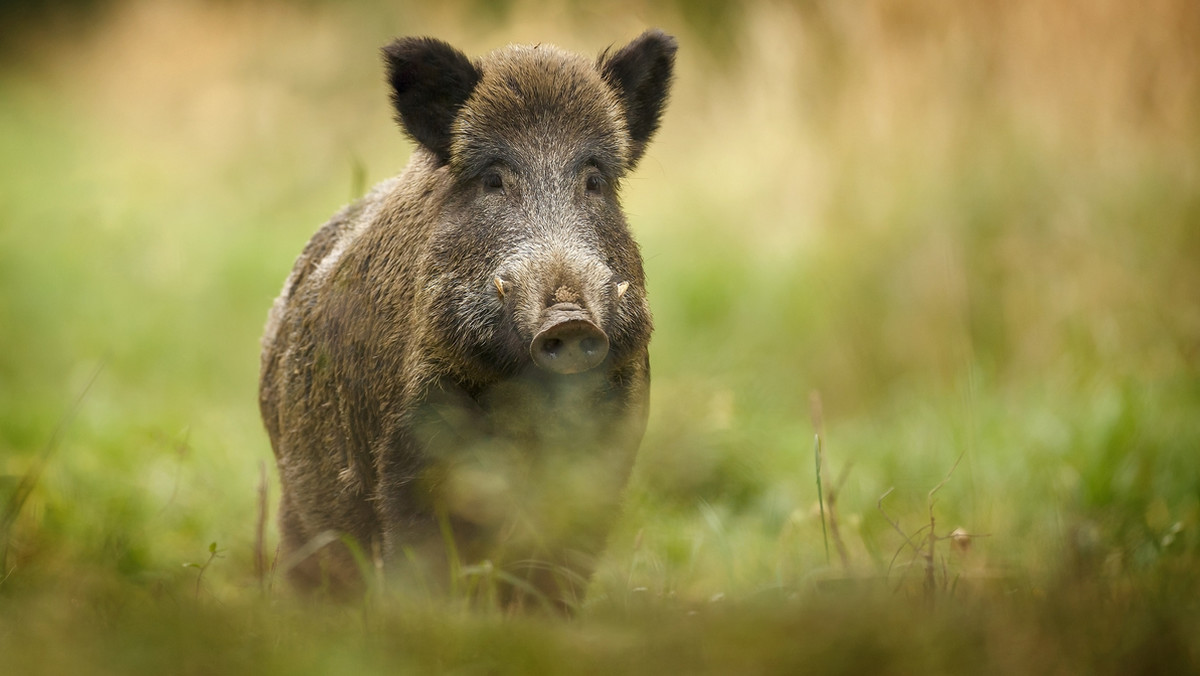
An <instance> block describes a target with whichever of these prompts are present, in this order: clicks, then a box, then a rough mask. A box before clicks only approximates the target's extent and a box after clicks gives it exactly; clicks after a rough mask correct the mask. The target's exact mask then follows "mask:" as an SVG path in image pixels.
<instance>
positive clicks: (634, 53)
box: [597, 29, 678, 167]
mask: <svg viewBox="0 0 1200 676" xmlns="http://www.w3.org/2000/svg"><path fill="white" fill-rule="evenodd" d="M676 49H678V45H677V44H676V42H675V38H673V37H671V36H670V35H667V34H666V33H664V32H662V31H660V30H658V29H651V30H648V31H646V32H645V33H642V34H641V35H640V36H638V37H637V38H636V39H635V40H634V41H633V42H630V43H629V44H628V45H625V46H624V47H622V48H621V49H620V50H619V51H618V52H617V53H616V54H612V55H610V54H609V53H608V51H607V50H606V51H605V52H604V53H603V54H601V55H600V59H599V62H598V63H597V66H598V67H599V69H600V73H601V74H602V75H603V76H604V79H605V80H607V81H608V83H609V84H610V85H612V86H613V88H615V89H616V90H617V93H618V94H619V95H620V98H621V102H622V103H623V104H624V106H625V120H626V123H627V125H628V127H629V135H630V138H631V140H632V141H633V143H632V145H631V147H630V153H629V164H630V166H631V167H632V166H633V165H634V164H637V161H638V160H639V159H641V157H642V153H644V152H645V151H646V144H647V143H649V142H650V137H652V136H654V132H655V131H657V130H658V122H659V119H660V118H661V117H662V111H663V107H664V106H665V104H666V102H667V93H668V92H669V91H670V89H671V74H672V72H673V70H674V68H675V51H676Z"/></svg>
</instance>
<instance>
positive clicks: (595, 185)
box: [583, 169, 604, 195]
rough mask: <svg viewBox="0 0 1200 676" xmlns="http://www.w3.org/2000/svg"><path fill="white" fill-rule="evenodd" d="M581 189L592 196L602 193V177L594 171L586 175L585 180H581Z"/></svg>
mask: <svg viewBox="0 0 1200 676" xmlns="http://www.w3.org/2000/svg"><path fill="white" fill-rule="evenodd" d="M583 187H584V189H585V190H587V191H588V193H590V194H592V195H599V194H600V193H602V192H604V176H602V175H601V174H600V172H599V171H596V170H595V169H593V170H591V171H589V172H588V174H587V178H585V179H584V180H583Z"/></svg>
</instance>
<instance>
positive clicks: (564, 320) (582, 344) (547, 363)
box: [529, 312, 608, 375]
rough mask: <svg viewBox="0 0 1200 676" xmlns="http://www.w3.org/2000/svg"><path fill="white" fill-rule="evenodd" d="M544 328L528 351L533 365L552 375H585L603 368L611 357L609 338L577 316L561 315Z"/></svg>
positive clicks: (552, 317)
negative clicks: (595, 369)
mask: <svg viewBox="0 0 1200 676" xmlns="http://www.w3.org/2000/svg"><path fill="white" fill-rule="evenodd" d="M554 314H559V313H551V315H552V316H551V318H550V319H549V320H548V321H547V322H546V323H545V324H543V325H542V330H541V331H538V334H537V335H536V336H534V338H533V345H531V346H530V348H529V353H530V356H532V357H533V363H535V364H537V365H538V366H539V367H540V368H543V369H545V370H547V371H550V372H551V373H559V374H562V375H568V374H571V373H583V372H584V371H588V370H590V369H593V368H595V367H597V366H599V365H600V363H601V362H603V361H604V358H605V357H607V356H608V336H606V335H604V332H603V331H601V330H600V327H598V326H596V325H595V324H593V323H592V322H590V321H588V320H587V319H583V318H581V317H579V316H578V315H575V316H571V315H574V314H575V313H565V312H564V313H561V315H566V316H565V317H564V316H561V315H560V316H559V317H554V316H553V315H554Z"/></svg>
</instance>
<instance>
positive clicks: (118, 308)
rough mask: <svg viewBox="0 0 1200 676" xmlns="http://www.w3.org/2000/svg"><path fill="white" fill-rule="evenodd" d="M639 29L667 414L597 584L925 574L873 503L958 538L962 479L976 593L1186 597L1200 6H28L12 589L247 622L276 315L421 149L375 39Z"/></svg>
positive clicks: (597, 34)
mask: <svg viewBox="0 0 1200 676" xmlns="http://www.w3.org/2000/svg"><path fill="white" fill-rule="evenodd" d="M649 26H658V27H661V28H663V29H665V30H666V31H667V32H670V33H673V34H675V35H676V36H677V37H678V39H679V43H680V51H679V62H678V65H677V79H676V83H675V88H674V90H673V92H672V97H671V101H670V104H669V106H668V109H667V111H666V115H665V119H664V121H663V124H662V127H661V130H660V132H659V133H658V136H657V138H656V139H655V140H654V142H653V143H652V145H651V146H650V149H649V152H648V154H647V156H646V158H645V159H644V160H643V161H642V163H641V165H640V166H639V168H638V170H637V172H636V174H635V176H633V177H632V178H630V179H629V180H627V181H626V182H625V184H624V193H623V201H624V204H625V207H626V210H627V214H628V217H629V221H630V223H631V225H632V227H633V230H634V232H635V235H636V237H637V238H638V239H639V241H640V242H641V245H642V250H643V254H644V256H645V259H646V268H647V275H648V278H649V288H650V299H651V305H652V307H653V310H654V313H655V318H656V326H657V330H656V333H655V337H654V341H653V343H652V345H651V354H652V360H653V364H654V383H653V400H652V414H651V421H650V428H649V431H648V433H647V436H646V439H645V442H644V444H643V447H642V453H641V456H640V458H639V463H638V466H637V468H636V470H635V476H634V480H633V484H632V486H631V488H630V491H629V500H628V503H629V504H628V507H627V510H626V513H625V515H624V516H623V519H622V523H621V525H620V527H619V528H618V530H617V532H616V533H614V535H613V538H612V542H611V552H610V554H609V557H608V559H609V560H608V561H607V562H606V565H605V567H604V568H603V569H602V570H601V571H600V574H599V575H598V577H597V580H596V588H597V589H598V590H599V591H598V592H594V594H597V595H599V597H601V598H624V597H626V596H628V595H630V594H633V593H634V592H633V591H631V590H638V592H639V593H641V592H648V593H650V594H652V595H658V597H660V598H661V597H679V598H689V599H709V598H714V597H719V596H725V597H731V598H748V597H753V596H755V595H758V594H762V593H765V592H769V591H770V590H776V589H789V590H795V589H804V588H805V585H806V584H809V583H810V582H811V580H812V579H814V577H820V578H827V577H830V576H834V577H851V576H863V575H866V576H877V577H887V578H889V579H896V578H897V577H899V578H901V579H902V578H903V576H904V575H905V574H906V573H905V572H904V565H906V564H908V563H910V562H911V561H913V560H914V559H915V558H916V556H915V554H914V552H913V551H912V549H911V548H910V549H905V540H904V538H902V537H901V535H900V534H899V533H898V532H897V529H896V528H895V527H894V526H893V524H891V523H889V522H888V520H887V518H885V515H884V514H881V512H880V510H879V509H878V503H879V501H880V498H881V496H883V495H884V494H885V492H887V491H888V490H889V489H894V490H893V491H892V493H890V494H889V495H888V497H887V498H886V501H885V502H884V503H883V506H884V508H885V509H886V511H887V515H888V516H889V517H890V518H891V519H893V520H894V521H895V522H896V524H897V525H898V526H899V528H900V530H902V531H903V532H904V533H905V534H907V535H909V536H927V535H928V533H927V532H925V533H921V532H920V531H919V529H921V528H922V527H928V525H929V517H930V509H931V508H930V502H931V498H930V496H929V493H930V491H931V490H933V489H934V488H935V487H937V486H938V485H939V482H941V481H943V479H946V477H947V476H948V475H950V476H949V479H948V480H947V481H946V482H945V484H944V485H942V486H941V487H940V488H939V489H938V492H937V494H936V496H935V497H934V498H933V502H934V503H935V507H934V511H935V512H936V517H937V521H936V525H935V532H936V533H937V535H946V534H948V533H949V532H950V530H951V529H954V528H961V529H963V530H964V531H965V532H968V533H971V534H977V535H981V536H984V535H986V537H979V538H975V539H973V540H971V545H972V546H971V547H970V548H969V549H970V557H971V558H970V559H962V558H959V559H943V564H942V565H943V568H946V567H947V566H948V567H950V568H951V569H953V570H952V574H953V575H958V576H961V577H962V578H963V579H971V577H972V576H973V575H974V576H977V577H979V578H981V579H982V578H988V579H992V578H994V577H997V576H998V577H1000V578H1003V579H1012V578H1014V577H1016V578H1021V579H1025V577H1026V576H1028V577H1031V578H1033V579H1043V578H1044V577H1046V576H1054V575H1060V574H1063V571H1073V572H1070V574H1071V575H1078V576H1093V575H1094V576H1098V578H1100V579H1104V580H1109V581H1117V582H1121V581H1130V580H1143V579H1146V580H1150V581H1151V582H1149V583H1147V584H1151V585H1154V584H1160V583H1161V584H1162V585H1164V586H1165V585H1166V584H1167V583H1166V582H1165V580H1171V583H1170V584H1171V585H1176V584H1178V583H1179V580H1184V581H1185V582H1186V584H1187V585H1188V586H1187V587H1186V588H1188V589H1195V588H1196V587H1197V585H1196V584H1195V582H1196V580H1195V577H1196V575H1195V573H1194V572H1190V571H1194V570H1195V565H1196V564H1197V563H1198V557H1200V462H1197V458H1200V50H1197V49H1196V44H1197V40H1198V39H1200V5H1197V4H1196V3H1195V2H1192V1H1190V0H1152V1H1151V2H1149V3H1142V4H1130V3H1121V2H1109V1H1099V2H1095V1H1091V2H1085V1H1083V0H1079V1H1074V0H1062V1H1060V2H1045V1H1042V0H1014V1H1010V2H1004V3H994V2H983V1H978V2H977V1H967V2H956V3H932V2H920V1H917V0H875V1H872V0H852V1H849V2H845V1H832V0H749V1H746V2H737V3H724V2H719V1H717V0H697V1H695V2H692V1H689V0H675V1H674V2H667V3H657V2H649V1H644V2H642V1H637V0H627V1H614V2H608V1H597V0H589V1H587V2H580V1H577V0H550V1H548V2H547V1H545V0H538V1H537V2H532V1H528V2H527V1H524V0H474V1H470V0H464V1H461V2H451V1H447V2H440V3H424V2H416V1H409V0H400V1H396V2H382V1H375V0H364V1H362V2H355V3H344V2H333V1H322V0H307V1H304V2H293V3H285V2H282V1H267V0H260V1H254V2H249V1H247V2H237V1H235V0H169V1H162V0H157V1H155V0H110V1H104V0H91V1H79V2H69V1H67V0H58V1H51V0H43V1H42V2H25V3H17V4H12V3H5V4H4V5H2V6H0V41H2V43H0V44H2V46H0V505H4V504H7V505H8V508H7V510H6V511H5V513H4V516H5V520H4V522H3V524H2V525H3V527H4V528H3V535H4V538H5V540H6V542H5V543H3V544H5V546H6V548H7V553H6V559H5V566H6V569H5V570H4V571H3V573H2V574H0V579H2V578H3V577H4V576H8V577H7V582H6V583H0V584H3V586H0V592H3V591H4V588H5V587H7V588H8V589H9V590H12V589H14V588H16V589H26V588H27V589H33V590H39V589H43V587H40V586H39V582H38V581H39V580H51V579H53V580H60V581H61V580H69V581H70V582H67V583H66V584H68V586H70V587H71V588H72V589H76V590H77V591H76V592H73V593H77V594H80V595H82V598H85V599H94V598H96V597H97V596H103V594H102V593H101V592H99V591H97V590H98V589H104V590H109V589H115V590H119V591H121V593H127V592H129V590H130V589H133V590H138V592H137V593H143V592H145V593H152V592H153V593H157V592H154V591H153V590H164V589H165V590H171V589H187V590H188V592H187V593H186V594H183V593H181V595H190V594H191V591H190V590H191V585H193V584H196V595H197V596H198V597H200V596H204V597H207V596H211V597H215V598H217V599H220V600H222V601H223V602H225V603H234V604H236V602H237V601H236V599H238V598H239V597H240V595H244V594H245V593H246V589H247V588H249V587H252V586H253V585H255V584H256V582H255V572H254V564H253V557H254V551H255V544H254V537H255V535H254V533H255V525H256V521H257V518H258V517H257V510H258V506H257V486H258V483H259V480H260V478H259V477H260V466H261V465H263V464H265V465H266V467H267V476H268V478H269V480H268V484H269V486H268V489H269V492H270V495H271V496H272V497H271V501H272V504H271V511H272V517H271V518H272V519H273V513H274V504H273V501H274V499H275V497H276V496H277V494H278V490H277V484H276V482H275V475H274V467H273V461H272V457H271V451H270V447H269V444H268V443H267V439H266V435H265V433H264V432H263V430H262V427H261V423H260V420H259V416H258V411H257V405H256V387H257V376H258V338H259V336H260V334H261V330H262V327H263V324H264V322H265V318H266V311H267V309H268V308H269V306H270V304H271V302H272V299H273V298H274V296H275V295H276V294H277V293H278V291H279V289H280V287H281V285H282V282H283V279H284V277H285V276H286V275H287V273H288V271H289V269H290V267H291V264H292V261H293V260H294V259H295V257H296V256H297V255H298V253H299V252H300V250H301V248H302V247H303V245H304V243H305V242H306V241H307V239H308V238H309V237H310V236H311V234H312V233H313V232H315V230H316V229H317V228H318V227H319V226H320V225H321V224H322V223H323V222H324V221H325V219H326V218H328V217H329V215H331V214H332V213H333V212H334V211H335V210H337V209H338V208H339V207H340V206H341V205H343V204H344V203H346V202H348V201H350V200H352V199H354V198H356V197H357V196H359V195H360V194H361V193H362V192H363V191H364V189H365V188H367V187H369V186H370V185H372V184H373V183H375V182H377V181H380V180H382V179H384V178H386V177H389V176H391V175H394V174H396V173H398V172H399V170H400V169H401V168H402V167H403V166H404V164H405V161H406V159H407V156H408V154H409V152H410V150H411V145H410V143H409V142H408V141H407V140H406V139H405V138H404V137H403V135H402V134H401V132H400V131H399V130H398V129H397V128H396V127H395V125H394V123H393V122H392V119H391V118H392V113H391V111H390V109H389V106H388V100H387V92H386V91H385V89H384V85H383V81H382V74H381V73H382V71H381V65H380V59H379V54H378V48H379V47H380V46H381V45H383V44H384V43H385V42H387V41H388V40H389V39H391V38H392V37H394V36H397V35H408V34H428V35H434V36H437V37H440V38H442V39H444V40H447V41H449V42H450V43H452V44H454V45H456V46H457V47H459V48H460V49H462V50H464V51H465V52H466V53H467V54H469V55H472V56H476V55H481V54H483V53H485V52H487V51H489V50H491V49H493V48H495V47H498V46H502V45H504V44H507V43H509V42H551V43H555V44H558V45H560V46H563V47H566V48H569V49H572V50H576V51H581V52H584V53H589V54H598V53H599V52H600V51H601V50H603V49H604V48H605V47H607V46H609V45H620V44H624V43H625V42H627V41H628V40H630V39H632V38H633V37H635V36H636V35H638V34H639V33H640V32H641V31H642V30H644V29H645V28H646V27H649ZM97 372H98V375H95V374H96V373H97ZM94 375H95V379H94V382H92V378H93V376H94ZM89 382H92V384H91V385H90V387H89V386H88V383H89ZM815 399H819V403H820V408H821V411H822V414H821V415H819V416H817V418H816V420H815V421H814V416H813V413H812V410H813V408H814V406H813V401H814V400H815ZM72 411H75V412H74V413H72ZM818 427H819V428H820V430H818V429H817V428H818ZM817 431H821V433H822V441H823V444H824V454H825V463H826V470H825V475H824V477H823V478H824V490H825V491H826V495H825V497H826V498H827V497H828V491H829V490H830V489H831V488H833V489H836V491H835V499H836V507H835V509H836V514H834V515H832V518H836V519H837V526H838V529H837V533H836V538H837V539H838V540H839V542H840V544H841V545H842V546H843V547H844V548H845V550H846V551H845V555H844V557H843V556H839V555H838V554H837V553H836V549H838V547H836V545H837V544H838V543H831V545H830V549H833V550H835V553H833V554H830V553H827V548H826V544H825V542H826V537H827V536H824V535H823V534H822V520H821V519H822V517H821V515H820V509H819V503H818V495H817V490H818V488H817V482H816V476H815V471H814V454H813V448H814V433H816V432H817ZM956 462H957V463H958V464H957V465H956ZM952 470H953V473H951V472H952ZM31 477H32V479H33V480H32V481H31ZM827 518H831V517H827ZM274 538H275V535H274V523H273V521H271V523H270V529H269V531H268V539H269V543H268V547H269V551H272V552H273V551H274V550H273V547H274V542H275V539H274ZM214 542H215V543H217V545H218V550H219V551H220V552H222V558H220V559H219V560H214V561H211V564H212V565H211V566H209V568H207V569H205V570H204V572H203V576H204V578H203V580H202V582H203V585H201V584H200V582H201V581H198V580H197V579H196V578H197V570H196V569H195V568H194V567H193V568H189V567H185V566H184V564H187V563H204V562H205V561H206V560H208V559H209V556H210V552H209V545H210V543H214ZM945 551H946V552H949V551H950V550H949V546H948V545H947V546H946V550H945ZM898 553H899V556H897V554H898ZM939 556H941V554H940V553H939ZM947 556H948V555H947ZM946 561H949V563H946ZM1172 589H1178V587H1172ZM80 590H82V591H80ZM146 590H151V591H150V592H147V591H146ZM14 593H15V592H14ZM29 593H31V594H33V593H34V592H29ZM38 593H41V592H38ZM105 593H107V592H105ZM151 595H152V594H151Z"/></svg>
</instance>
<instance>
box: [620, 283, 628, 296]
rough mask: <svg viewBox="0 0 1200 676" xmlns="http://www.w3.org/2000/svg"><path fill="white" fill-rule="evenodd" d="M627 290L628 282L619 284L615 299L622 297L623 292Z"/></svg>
mask: <svg viewBox="0 0 1200 676" xmlns="http://www.w3.org/2000/svg"><path fill="white" fill-rule="evenodd" d="M628 290H629V282H621V283H620V284H618V285H617V298H620V297H621V296H624V295H625V292H626V291H628Z"/></svg>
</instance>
